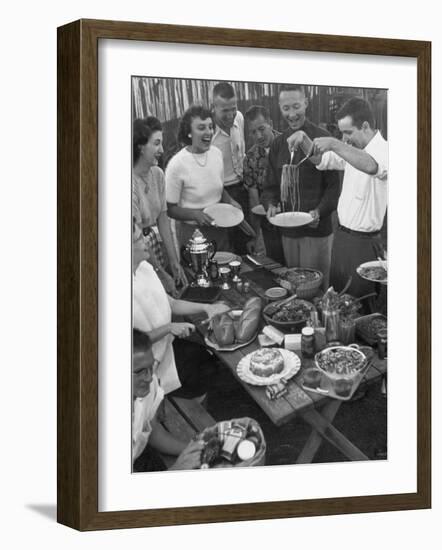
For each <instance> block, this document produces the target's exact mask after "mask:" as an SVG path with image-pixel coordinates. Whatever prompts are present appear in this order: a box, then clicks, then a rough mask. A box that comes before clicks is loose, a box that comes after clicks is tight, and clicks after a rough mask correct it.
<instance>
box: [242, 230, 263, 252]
mask: <svg viewBox="0 0 442 550" xmlns="http://www.w3.org/2000/svg"><path fill="white" fill-rule="evenodd" d="M246 248H247V252H248V253H249V254H252V255H256V256H265V255H266V247H265V244H264V239H263V237H262V233H261V232H259V233H258V234H257V236H256V238H255V239H252V240H250V241H248V242H247V243H246Z"/></svg>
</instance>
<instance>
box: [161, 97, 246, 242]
mask: <svg viewBox="0 0 442 550" xmlns="http://www.w3.org/2000/svg"><path fill="white" fill-rule="evenodd" d="M214 127H215V124H214V120H213V115H212V113H211V112H210V111H209V110H208V109H206V108H205V107H203V106H201V105H193V106H192V107H190V108H189V109H188V110H187V111H186V112H185V113H184V115H183V118H182V119H181V121H180V126H179V130H178V141H179V142H181V143H184V144H185V146H184V147H183V149H181V151H179V152H178V153H177V154H176V155H175V156H174V157H172V159H171V160H170V162H169V164H168V165H167V168H166V200H167V207H168V213H169V216H170V217H171V218H174V219H175V220H177V221H178V223H177V237H178V241H179V244H180V245H183V244H186V243H187V242H188V240H189V239H190V238H191V236H192V234H193V232H194V231H195V229H196V228H198V229H200V231H201V232H202V233H203V234H204V236H205V237H206V238H207V239H208V240H215V241H216V243H217V247H218V250H229V249H230V247H229V241H228V232H227V229H225V228H221V227H216V226H215V225H214V221H213V219H212V218H211V217H210V216H209V215H207V214H205V213H204V208H206V207H207V206H210V205H212V204H216V203H218V202H224V203H229V204H231V205H232V206H235V207H237V208H241V207H240V205H239V204H238V203H237V202H236V201H234V200H233V199H232V198H231V197H230V196H229V194H228V193H227V191H225V189H224V173H223V170H224V168H223V157H222V153H221V151H220V150H219V149H218V148H217V147H214V146H212V145H211V141H212V137H213V132H214Z"/></svg>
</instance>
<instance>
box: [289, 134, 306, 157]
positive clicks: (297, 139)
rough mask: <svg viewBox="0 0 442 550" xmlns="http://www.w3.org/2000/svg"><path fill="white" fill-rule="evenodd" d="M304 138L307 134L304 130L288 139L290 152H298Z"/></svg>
mask: <svg viewBox="0 0 442 550" xmlns="http://www.w3.org/2000/svg"><path fill="white" fill-rule="evenodd" d="M304 136H305V133H304V132H303V131H302V130H298V131H297V132H295V133H294V134H292V135H291V136H289V137H288V138H287V145H288V147H289V151H290V152H292V151H297V150H298V149H299V147H301V145H302V142H303V141H304Z"/></svg>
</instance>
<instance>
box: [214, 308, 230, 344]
mask: <svg viewBox="0 0 442 550" xmlns="http://www.w3.org/2000/svg"><path fill="white" fill-rule="evenodd" d="M212 330H213V335H214V337H215V340H216V341H217V343H218V345H220V346H228V345H230V344H233V342H234V341H235V329H234V326H233V319H232V318H231V317H230V315H228V314H227V313H222V314H221V315H217V316H216V317H214V319H213V321H212Z"/></svg>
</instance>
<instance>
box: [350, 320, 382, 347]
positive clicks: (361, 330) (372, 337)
mask: <svg viewBox="0 0 442 550" xmlns="http://www.w3.org/2000/svg"><path fill="white" fill-rule="evenodd" d="M387 326H388V325H387V317H385V315H382V314H381V313H371V314H370V315H364V316H362V317H359V319H356V334H357V335H358V336H359V337H360V338H362V340H364V342H367V344H370V345H375V344H376V343H377V341H378V333H379V331H380V330H382V329H386V328H387Z"/></svg>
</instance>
